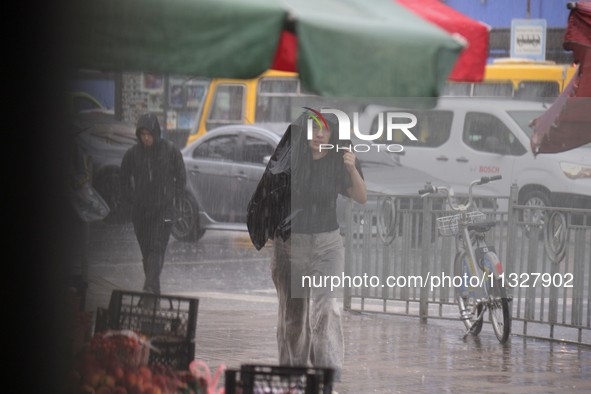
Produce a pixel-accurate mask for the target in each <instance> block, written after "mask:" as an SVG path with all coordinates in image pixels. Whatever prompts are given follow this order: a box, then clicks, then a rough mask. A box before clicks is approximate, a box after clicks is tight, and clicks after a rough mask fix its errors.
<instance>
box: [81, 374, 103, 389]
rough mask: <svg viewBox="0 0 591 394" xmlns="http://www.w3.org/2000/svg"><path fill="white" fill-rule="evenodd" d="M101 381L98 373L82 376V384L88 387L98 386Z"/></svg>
mask: <svg viewBox="0 0 591 394" xmlns="http://www.w3.org/2000/svg"><path fill="white" fill-rule="evenodd" d="M100 381H101V375H100V374H99V373H98V372H93V373H90V374H88V375H84V379H83V381H82V383H84V384H87V385H89V386H90V387H96V386H98V384H99V382H100Z"/></svg>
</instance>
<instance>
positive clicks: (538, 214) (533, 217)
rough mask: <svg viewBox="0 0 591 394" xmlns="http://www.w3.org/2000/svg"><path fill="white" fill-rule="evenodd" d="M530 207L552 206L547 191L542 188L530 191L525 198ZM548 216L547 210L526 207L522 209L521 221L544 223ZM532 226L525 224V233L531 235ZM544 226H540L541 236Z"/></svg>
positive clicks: (525, 202) (524, 201) (524, 200)
mask: <svg viewBox="0 0 591 394" xmlns="http://www.w3.org/2000/svg"><path fill="white" fill-rule="evenodd" d="M522 205H525V206H528V207H536V208H544V207H550V206H551V203H550V198H549V197H548V195H547V194H546V193H544V192H543V191H541V190H532V191H530V192H528V193H527V194H526V195H525V197H524V198H523V204H522ZM545 218H546V210H543V209H542V210H540V209H527V208H524V209H523V210H522V211H521V221H522V222H529V223H540V225H543V224H544V220H545ZM531 227H532V226H529V225H525V227H524V228H525V234H526V235H528V236H529V232H530V229H531ZM543 232H544V231H543V227H540V231H539V236H540V238H541V237H542V236H543Z"/></svg>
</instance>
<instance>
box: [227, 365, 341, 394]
mask: <svg viewBox="0 0 591 394" xmlns="http://www.w3.org/2000/svg"><path fill="white" fill-rule="evenodd" d="M332 379H333V370H332V369H330V368H296V367H279V366H274V365H251V364H246V365H242V366H241V367H240V370H232V369H228V370H226V394H331V392H332Z"/></svg>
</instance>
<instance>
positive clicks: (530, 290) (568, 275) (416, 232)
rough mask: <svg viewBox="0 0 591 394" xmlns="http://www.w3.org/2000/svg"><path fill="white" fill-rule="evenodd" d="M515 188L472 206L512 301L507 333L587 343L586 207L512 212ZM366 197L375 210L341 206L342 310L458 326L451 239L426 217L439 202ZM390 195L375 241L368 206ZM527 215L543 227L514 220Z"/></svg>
mask: <svg viewBox="0 0 591 394" xmlns="http://www.w3.org/2000/svg"><path fill="white" fill-rule="evenodd" d="M517 191H518V190H517V186H515V185H514V186H512V187H511V191H510V196H508V197H491V196H476V197H475V204H476V205H475V206H476V209H477V210H479V211H482V212H483V213H485V214H486V220H495V221H496V222H497V226H496V227H494V228H492V229H491V230H490V231H489V232H487V233H486V242H487V244H488V245H492V246H494V248H495V250H496V252H497V255H498V256H499V258H500V259H501V262H502V263H503V267H504V269H505V273H504V275H505V283H507V288H508V293H509V294H511V295H512V296H513V301H512V302H511V309H512V317H513V328H512V333H513V334H517V335H521V336H526V337H536V338H544V339H552V340H560V341H565V342H572V343H578V344H587V345H591V272H590V271H591V210H585V209H568V208H554V207H552V208H548V207H546V208H540V207H529V206H521V205H518V204H517V201H518V200H517ZM371 197H373V198H375V199H377V205H376V204H366V205H367V206H366V207H361V208H355V206H354V205H353V203H352V202H349V207H348V208H349V209H348V214H347V215H348V217H347V221H348V226H347V229H346V233H345V237H346V238H345V252H346V253H345V275H347V276H349V277H351V278H352V286H351V287H348V288H345V293H344V308H345V309H347V310H354V311H365V312H375V313H387V314H394V315H406V316H416V317H418V318H420V319H421V321H422V322H426V321H427V319H428V318H438V319H450V320H458V322H459V319H458V308H457V305H456V302H455V298H454V291H455V289H454V287H453V276H454V272H453V263H454V257H455V253H456V245H455V242H456V241H455V238H454V237H442V236H441V235H440V234H439V233H438V232H437V229H436V225H435V220H436V218H438V217H442V216H446V215H449V214H451V211H449V210H446V206H445V204H446V201H445V200H444V199H443V198H441V197H439V196H433V197H427V198H424V199H421V198H419V197H418V195H417V196H415V195H412V196H409V195H404V196H403V195H398V196H383V195H376V196H370V198H371ZM392 197H393V198H394V203H395V206H396V212H397V215H396V224H395V225H394V226H392V228H394V233H393V232H392V231H391V232H390V234H388V235H387V236H380V234H379V233H380V231H381V230H382V229H381V228H380V226H377V225H376V223H377V222H378V220H379V218H378V217H377V216H378V207H379V206H380V204H382V203H383V202H384V201H385V200H386V199H388V198H389V199H390V201H392ZM458 198H460V199H461V198H462V197H461V196H459V197H458ZM358 207H359V206H358ZM534 211H541V212H543V214H544V222H543V223H540V222H526V221H524V220H523V218H524V217H525V218H527V217H528V214H529V213H531V212H534ZM524 215H525V216H524ZM392 228H390V230H392ZM448 278H449V279H448ZM534 282H535V283H534ZM571 286H572V287H571ZM485 320H486V319H485Z"/></svg>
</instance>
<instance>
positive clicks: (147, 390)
mask: <svg viewBox="0 0 591 394" xmlns="http://www.w3.org/2000/svg"><path fill="white" fill-rule="evenodd" d="M142 389H143V391H142V394H154V386H152V383H145V384H144V386H143V387H142Z"/></svg>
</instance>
